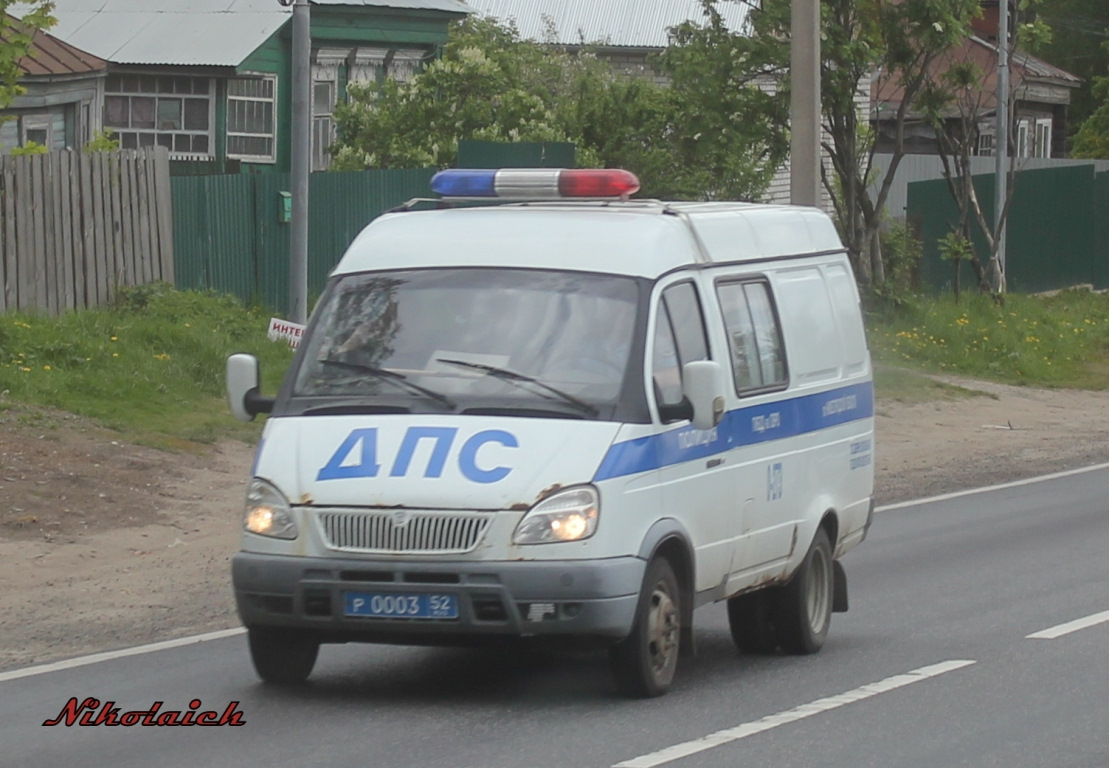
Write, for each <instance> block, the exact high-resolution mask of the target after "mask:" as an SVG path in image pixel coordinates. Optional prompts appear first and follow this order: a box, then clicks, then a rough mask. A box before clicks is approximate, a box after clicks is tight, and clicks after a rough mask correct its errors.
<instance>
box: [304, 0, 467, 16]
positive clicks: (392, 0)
mask: <svg viewBox="0 0 1109 768" xmlns="http://www.w3.org/2000/svg"><path fill="white" fill-rule="evenodd" d="M312 4H313V5H372V6H377V7H379V8H400V9H402V10H412V11H447V12H448V13H469V12H470V11H471V10H472V9H471V8H469V7H467V4H466V3H464V2H461V0H312Z"/></svg>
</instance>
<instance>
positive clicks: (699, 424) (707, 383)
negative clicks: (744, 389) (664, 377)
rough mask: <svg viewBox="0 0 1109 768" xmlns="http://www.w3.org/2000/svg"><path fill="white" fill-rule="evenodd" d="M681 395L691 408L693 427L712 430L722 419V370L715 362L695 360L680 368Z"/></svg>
mask: <svg viewBox="0 0 1109 768" xmlns="http://www.w3.org/2000/svg"><path fill="white" fill-rule="evenodd" d="M682 394H683V395H685V399H686V400H688V401H689V403H690V405H692V406H693V418H692V419H690V421H692V422H693V426H694V427H695V428H697V429H712V428H713V427H715V426H716V425H717V424H719V423H720V420H721V419H723V418H724V369H723V368H721V367H720V363H718V362H716V361H715V360H695V361H694V362H692V363H686V364H685V365H684V366H683V367H682Z"/></svg>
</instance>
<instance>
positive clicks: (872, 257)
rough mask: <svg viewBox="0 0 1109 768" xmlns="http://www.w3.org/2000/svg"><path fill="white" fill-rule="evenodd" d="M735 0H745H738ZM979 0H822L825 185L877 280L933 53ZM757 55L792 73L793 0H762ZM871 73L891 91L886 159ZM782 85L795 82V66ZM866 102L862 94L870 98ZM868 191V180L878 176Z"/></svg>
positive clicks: (758, 61)
mask: <svg viewBox="0 0 1109 768" xmlns="http://www.w3.org/2000/svg"><path fill="white" fill-rule="evenodd" d="M735 1H738V0H735ZM977 12H978V0H902V2H888V1H887V0H824V1H823V2H822V3H821V60H822V64H821V101H822V110H823V119H824V130H825V133H826V140H825V141H824V142H823V146H824V150H825V152H826V153H827V156H828V157H829V158H830V161H831V167H832V172H831V173H830V174H829V173H828V172H827V169H822V171H823V174H822V176H823V182H824V188H825V189H826V190H827V192H828V194H829V196H830V198H831V200H832V204H833V206H834V208H835V214H836V220H837V224H838V226H839V229H840V233H841V234H842V236H843V238H844V241H845V243H846V245H847V247H848V251H849V253H850V254H851V258H852V262H853V264H854V266H855V272H856V275H857V276H858V277H859V279H860V281H861V282H863V283H869V284H871V285H872V286H874V287H875V288H879V289H880V287H881V286H882V285H883V284H884V283H885V267H884V265H883V260H882V250H881V241H880V229H881V225H882V210H883V208H884V207H885V202H886V198H887V197H888V195H889V190H890V188H891V186H892V184H893V179H894V175H895V173H896V171H897V168H898V166H899V165H900V163H901V160H902V158H903V157H904V155H905V147H904V139H905V127H906V125H908V124H909V123H910V122H911V121H913V120H919V116H918V115H916V114H915V112H914V109H915V105H916V101H917V98H918V97H919V95H920V93H921V90H922V89H923V88H924V87H925V85H927V84H928V83H929V82H930V79H931V77H932V72H933V67H934V64H935V62H936V60H937V59H938V58H939V57H940V56H941V55H942V54H943V53H944V52H945V51H947V50H949V49H950V48H952V47H953V46H954V45H956V44H957V43H958V42H959V41H961V40H962V39H963V38H965V37H966V35H967V34H969V32H970V22H971V19H972V18H973V17H974V15H975V14H976V13H977ZM750 19H751V25H752V39H753V40H754V41H755V42H754V43H753V46H754V47H753V49H752V50H753V57H752V62H751V63H752V64H753V65H756V66H758V67H759V68H762V69H765V68H770V67H776V68H777V69H778V70H779V71H781V72H786V73H788V64H789V32H790V0H764V2H763V3H762V4H761V5H760V6H759V7H758V8H755V9H752V11H751V14H750ZM872 76H874V78H875V83H874V90H875V92H877V93H883V92H887V91H889V92H894V93H896V95H897V100H896V101H890V102H888V103H885V104H883V103H878V104H876V105H875V108H876V109H878V110H882V109H883V108H887V109H888V113H889V117H888V118H887V121H888V124H889V125H891V126H892V131H893V136H894V148H893V152H892V156H891V159H890V161H889V164H888V167H886V168H878V167H876V165H875V162H874V154H875V146H876V145H875V135H874V132H873V130H872V129H871V127H870V119H869V117H870V116H869V115H867V114H866V107H862V108H861V109H862V112H861V113H860V106H861V105H860V103H859V101H860V99H859V96H860V89H861V92H862V93H863V94H865V93H866V86H867V84H868V83H870V79H871V77H872ZM784 85H785V88H786V89H787V90H788V89H789V87H790V83H789V77H788V74H787V75H786V76H785V80H784ZM863 101H864V102H865V101H866V99H865V95H864V98H863ZM879 179H880V181H879V183H878V187H877V190H878V191H877V193H876V195H875V196H874V197H871V195H870V193H869V192H868V185H869V184H870V183H871V182H872V181H875V180H879Z"/></svg>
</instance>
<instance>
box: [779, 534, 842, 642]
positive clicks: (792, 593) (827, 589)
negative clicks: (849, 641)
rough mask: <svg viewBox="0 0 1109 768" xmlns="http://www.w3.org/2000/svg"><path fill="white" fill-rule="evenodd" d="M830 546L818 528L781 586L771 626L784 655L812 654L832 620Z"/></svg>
mask: <svg viewBox="0 0 1109 768" xmlns="http://www.w3.org/2000/svg"><path fill="white" fill-rule="evenodd" d="M832 585H833V581H832V544H831V542H830V541H829V540H828V533H827V532H826V531H825V530H824V529H823V528H819V529H817V531H816V536H815V537H814V538H813V543H812V546H811V547H809V551H808V554H806V555H805V559H804V561H802V563H801V567H800V568H798V569H797V573H795V574H794V575H793V579H792V580H791V581H790V582H789V583H788V584H786V585H785V586H784V587H782V588H781V589H782V591H781V594H780V597H779V603H778V610H777V612H776V613H777V615H776V616H775V619H776V621H775V624H776V627H777V632H778V641H779V642H780V643H781V644H782V650H784V651H786V652H787V653H795V654H808V653H816V652H817V651H819V650H820V648H821V646H823V645H824V641H825V640H826V639H827V638H828V625H829V624H830V623H831V620H832Z"/></svg>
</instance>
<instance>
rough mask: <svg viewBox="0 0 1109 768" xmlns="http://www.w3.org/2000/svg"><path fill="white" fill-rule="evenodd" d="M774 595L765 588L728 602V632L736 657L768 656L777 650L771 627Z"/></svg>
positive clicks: (770, 588) (774, 632)
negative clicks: (750, 654)
mask: <svg viewBox="0 0 1109 768" xmlns="http://www.w3.org/2000/svg"><path fill="white" fill-rule="evenodd" d="M777 595H778V590H777V589H775V588H773V587H768V588H766V589H761V590H759V591H758V592H749V593H747V594H746V595H739V596H738V597H732V598H728V628H729V629H731V631H732V642H734V643H735V647H736V648H737V649H738V650H739V652H740V653H759V654H768V653H774V651H776V650H777V649H778V633H777V629H776V627H775V625H774V608H775V607H776V606H775V598H776V597H777Z"/></svg>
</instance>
